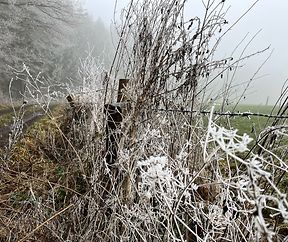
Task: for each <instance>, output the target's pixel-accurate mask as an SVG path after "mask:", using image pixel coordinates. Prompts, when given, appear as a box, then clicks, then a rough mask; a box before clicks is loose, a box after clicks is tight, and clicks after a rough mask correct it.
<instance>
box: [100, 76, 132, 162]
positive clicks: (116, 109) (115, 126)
mask: <svg viewBox="0 0 288 242" xmlns="http://www.w3.org/2000/svg"><path fill="white" fill-rule="evenodd" d="M128 81H129V79H120V80H119V86H118V95H117V103H116V104H114V105H113V104H105V106H104V112H105V115H106V120H107V123H106V127H105V131H106V162H107V164H109V165H112V164H114V163H115V162H116V160H117V153H118V142H119V140H120V130H119V128H120V126H121V122H122V120H123V110H122V108H121V102H124V101H125V99H126V97H125V95H124V93H123V91H124V89H125V87H126V86H127V84H128Z"/></svg>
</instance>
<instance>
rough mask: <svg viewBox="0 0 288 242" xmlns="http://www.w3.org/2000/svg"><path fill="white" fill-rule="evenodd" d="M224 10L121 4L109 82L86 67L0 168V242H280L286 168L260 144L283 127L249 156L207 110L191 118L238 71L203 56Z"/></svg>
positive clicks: (281, 152)
mask: <svg viewBox="0 0 288 242" xmlns="http://www.w3.org/2000/svg"><path fill="white" fill-rule="evenodd" d="M224 2H225V1H207V2H206V5H205V15H204V19H200V18H198V17H194V18H192V19H190V20H189V21H186V20H184V19H185V18H184V8H185V1H174V0H161V1H143V2H141V4H140V2H137V4H136V3H133V1H132V2H131V4H130V5H129V6H128V8H127V9H126V12H125V14H124V18H123V24H122V25H121V27H120V29H119V35H120V37H121V38H120V41H119V44H118V47H117V53H116V55H115V59H114V62H113V64H112V66H111V70H110V72H109V73H106V75H104V76H103V75H102V74H101V73H95V66H94V64H95V63H94V62H93V59H89V58H87V59H86V60H85V62H83V70H82V71H81V74H82V75H83V76H82V78H83V80H85V86H83V87H81V95H79V98H75V97H73V96H72V95H71V96H70V98H68V101H69V103H70V105H68V104H67V106H65V107H64V108H63V107H62V106H60V107H58V108H56V109H55V110H53V111H52V112H51V111H47V113H46V114H47V116H46V117H44V118H42V119H41V120H40V121H38V122H37V123H35V124H34V125H33V127H31V128H30V129H29V130H28V131H27V132H26V133H25V135H24V136H21V139H20V140H19V141H18V142H17V143H16V144H15V145H14V146H13V147H12V149H11V151H10V153H9V156H5V157H4V158H3V159H2V160H1V169H0V172H1V175H0V181H1V187H0V224H1V226H0V228H1V229H0V240H2V241H44V242H45V241H103V242H105V241H107V242H108V241H109V242H112V241H147V242H154V241H182V242H183V241H187V242H188V241H191V242H192V241H243V242H244V241H277V240H278V241H282V240H283V238H284V237H285V236H286V233H287V229H285V228H286V227H285V222H286V220H287V219H288V217H287V206H288V203H287V200H286V195H285V194H284V192H283V190H282V189H281V179H280V178H281V176H282V174H283V176H285V175H286V174H287V164H286V161H287V160H285V159H286V156H285V148H283V147H282V149H278V148H279V147H277V145H276V143H274V141H273V142H272V143H271V142H270V141H271V139H272V135H273V134H277V135H278V137H279V139H281V137H287V127H286V121H285V120H283V119H281V124H280V123H279V122H280V121H275V125H281V127H282V128H281V129H277V130H279V132H280V131H281V133H276V132H273V133H272V132H270V133H268V134H267V135H266V136H265V135H264V134H261V135H264V136H262V137H267V139H266V138H261V137H259V139H260V140H262V141H263V142H262V141H261V142H260V141H259V142H258V143H257V145H258V146H255V147H253V149H251V150H250V151H249V150H248V149H247V145H248V144H249V142H250V141H251V140H250V138H249V137H248V136H247V135H243V136H240V135H238V134H237V132H236V131H234V130H229V129H225V128H222V127H220V126H218V124H217V118H215V117H214V116H213V108H212V111H211V113H210V114H209V115H210V116H209V118H207V117H205V118H203V115H201V114H200V113H201V110H203V108H206V107H209V102H208V101H207V100H210V98H209V95H208V94H207V93H208V87H209V85H210V84H211V83H212V82H213V81H215V80H218V79H217V78H221V75H222V74H223V73H224V72H226V71H231V69H233V68H234V65H236V64H237V63H238V62H239V61H241V60H234V59H233V58H232V57H229V58H226V59H223V60H215V59H214V56H213V53H214V51H215V49H216V48H217V45H218V42H219V41H220V40H221V37H223V34H222V33H223V32H224V33H226V32H225V30H224V29H225V26H227V24H228V23H227V21H226V20H225V7H224ZM228 28H229V27H228ZM219 35H220V39H219V38H217V37H219ZM258 53H259V52H257V53H254V54H258ZM251 56H253V54H252V55H251ZM123 73H124V74H123ZM120 75H121V76H122V75H124V77H125V78H127V79H129V82H127V83H126V84H125V85H124V87H123V88H122V89H121V88H120V89H121V93H120V94H119V90H118V89H119V88H118V85H119V83H118V79H119V76H120ZM30 78H32V80H28V81H30V83H27V84H28V85H27V87H28V90H30V93H33V92H32V91H33V90H32V91H31V89H32V87H33V85H32V84H33V83H34V82H36V81H37V78H36V79H35V80H34V79H33V77H32V76H30ZM83 83H84V81H83ZM29 84H31V85H29ZM120 86H121V85H120ZM29 88H30V89H29ZM36 91H39V90H36ZM74 92H76V91H75V90H74ZM117 92H118V93H117ZM39 93H40V91H39V92H38V94H39ZM283 95H287V91H286V92H283ZM40 97H41V98H40V100H38V101H39V105H42V106H43V101H45V96H44V95H42V96H41V95H40ZM48 100H50V99H49V97H48ZM40 101H41V102H40ZM47 103H49V102H47ZM44 106H45V105H44ZM285 107H287V101H285V105H284V104H283V105H282V109H281V110H282V113H283V115H284V114H285V112H286V109H285ZM158 108H160V109H162V110H163V109H164V110H165V109H167V110H171V109H177V110H180V111H181V110H183V109H185V110H187V109H188V110H190V111H191V110H196V112H194V113H193V112H188V113H187V112H161V113H160V112H158V111H157V110H158ZM44 109H45V110H47V109H46V108H45V107H44ZM197 110H198V112H197ZM207 122H208V123H207ZM279 127H280V126H279ZM274 131H275V130H274ZM279 139H278V140H279ZM264 141H265V142H264ZM271 144H272V146H271ZM273 145H275V146H273ZM277 149H278V150H277ZM276 150H277V153H276V154H277V155H276V154H275V153H274V151H276ZM257 151H258V154H257ZM243 152H246V153H243ZM243 154H245V155H246V154H247V156H246V157H244V155H243ZM282 185H283V184H282Z"/></svg>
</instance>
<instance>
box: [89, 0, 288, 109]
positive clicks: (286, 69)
mask: <svg viewBox="0 0 288 242" xmlns="http://www.w3.org/2000/svg"><path fill="white" fill-rule="evenodd" d="M117 2H118V5H117V9H116V18H117V17H119V14H120V13H121V8H122V7H124V6H125V5H126V4H127V3H128V2H129V0H118V1H117ZM253 2H254V1H252V0H226V7H229V6H230V8H229V10H228V13H227V15H226V19H227V20H228V22H229V23H233V22H234V21H236V20H237V19H238V18H239V17H240V16H241V15H242V14H243V13H244V12H245V11H246V10H247V9H248V8H249V6H251V4H252V3H253ZM85 6H86V8H87V10H88V12H89V13H90V14H91V15H93V17H94V18H95V19H97V18H98V17H100V18H101V19H102V21H103V22H104V23H105V24H106V25H107V26H109V25H110V24H111V23H112V19H113V16H114V6H115V0H86V5H85ZM201 10H203V6H202V5H201V0H188V7H187V13H186V14H187V16H188V17H190V18H191V17H194V16H195V15H199V14H201ZM287 23H288V1H287V0H260V1H259V2H258V3H257V5H256V6H255V7H254V8H253V9H252V10H251V11H250V12H249V13H248V14H247V15H246V16H245V17H244V18H243V19H242V20H241V22H240V23H238V24H237V25H236V26H235V27H234V28H233V29H232V30H231V31H230V33H229V34H228V35H227V36H226V37H225V38H224V39H223V42H222V44H221V45H220V46H219V49H218V53H217V56H219V57H223V58H224V57H228V56H230V55H231V53H232V51H233V49H234V48H235V47H236V45H237V44H238V43H239V42H240V40H241V39H243V38H244V36H245V35H246V34H248V38H247V40H246V42H244V43H243V44H242V45H241V46H242V49H243V48H244V47H245V44H247V42H248V41H249V40H250V38H252V36H253V35H254V34H256V33H257V32H258V31H259V30H261V31H260V33H259V34H258V35H257V37H256V38H255V40H254V41H253V42H252V43H251V44H250V45H249V47H248V48H247V50H246V52H245V53H246V54H251V53H253V52H254V51H257V50H261V49H264V48H266V47H268V46H270V45H271V47H270V49H269V51H267V52H266V53H264V54H261V55H258V56H256V57H254V58H252V59H249V60H248V61H246V62H244V63H242V64H243V65H244V66H243V68H242V69H241V70H239V71H238V73H237V75H236V79H237V80H236V82H239V83H240V82H245V81H248V80H249V79H250V78H251V77H252V76H253V74H254V73H255V72H256V70H257V69H258V68H259V66H260V65H261V64H262V63H263V61H264V60H265V59H266V58H267V56H268V55H269V54H270V52H271V51H273V53H272V56H271V58H270V59H269V60H268V61H267V62H266V64H265V65H264V66H263V68H262V69H261V71H260V73H259V74H258V75H256V78H255V80H254V81H253V82H252V84H251V85H250V86H249V89H248V92H247V93H246V96H245V97H246V99H245V102H246V103H254V104H265V102H266V100H267V97H269V104H273V103H274V102H275V101H276V98H277V97H278V96H279V94H280V91H281V87H282V86H283V84H284V82H285V80H286V79H287V78H288V51H287V40H288V28H287ZM242 49H241V48H240V49H239V51H238V52H236V53H235V54H236V55H235V57H236V58H237V54H240V52H241V50H242ZM239 90H240V89H239Z"/></svg>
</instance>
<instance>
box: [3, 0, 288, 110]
mask: <svg viewBox="0 0 288 242" xmlns="http://www.w3.org/2000/svg"><path fill="white" fill-rule="evenodd" d="M254 3H256V4H255V6H254V7H253V8H252V9H251V10H250V11H247V10H249V8H250V7H251V6H252V5H253V4H254ZM128 4H129V0H121V1H120V0H119V1H116V0H82V1H73V0H63V1H47V0H31V1H29V4H28V5H25V4H22V3H21V2H20V1H10V0H6V1H1V2H0V23H1V29H0V32H1V35H0V61H1V63H2V68H1V71H0V77H1V78H0V86H1V89H0V90H1V92H2V93H0V94H1V95H0V97H1V98H2V102H4V101H5V100H7V98H8V96H9V95H8V94H9V93H12V95H13V97H16V98H17V97H18V98H21V97H22V94H23V93H24V92H25V90H26V86H25V78H27V72H29V75H30V77H37V80H38V79H39V80H42V79H43V82H45V83H49V84H50V86H51V88H50V90H49V91H51V92H53V90H55V91H57V90H60V89H61V88H63V86H65V85H66V86H67V85H70V84H71V85H74V86H77V85H78V86H79V85H81V84H83V73H81V68H82V67H83V66H85V65H88V64H90V65H91V63H88V62H89V58H90V59H91V57H92V58H93V60H94V62H95V63H93V64H94V66H95V68H99V69H101V68H103V69H104V70H105V69H106V70H108V69H109V67H110V65H111V61H112V59H113V55H114V53H115V49H116V45H117V41H118V36H117V28H119V27H120V26H121V23H122V22H121V21H122V20H123V18H124V17H125V10H123V9H124V8H125V7H126V6H127V5H128ZM43 6H45V7H43ZM224 6H225V9H226V11H227V13H226V16H225V19H226V20H227V21H228V22H229V25H228V33H227V34H226V35H225V36H224V37H223V38H222V39H221V41H220V44H219V46H218V47H217V49H216V51H215V53H214V58H215V60H221V59H224V58H229V57H231V56H233V58H234V59H235V60H237V59H239V58H241V57H243V56H249V55H253V54H254V53H257V52H258V51H259V52H262V50H265V49H266V51H264V52H263V53H259V54H256V55H253V56H252V57H251V58H249V59H244V60H243V61H241V62H240V64H239V66H238V68H237V70H235V72H233V75H232V74H227V75H224V78H222V79H221V80H216V81H215V82H213V84H212V85H211V86H210V91H211V99H213V98H215V96H216V95H217V92H219V90H220V91H221V90H222V91H223V88H225V85H226V86H227V85H228V84H229V82H230V81H233V87H234V88H233V90H232V91H231V95H230V99H231V100H227V102H228V103H229V102H235V101H237V99H241V100H240V101H241V102H242V103H249V104H270V105H273V104H274V103H275V101H276V100H277V98H278V97H279V95H280V92H281V88H282V86H283V84H284V83H285V81H286V79H287V76H288V75H287V74H288V73H287V72H288V71H287V65H288V60H287V57H286V56H287V50H286V49H287V47H286V41H287V37H288V34H287V30H286V26H285V24H286V20H288V19H287V18H288V17H287V13H286V12H287V10H288V2H287V1H284V0H274V1H271V0H258V1H251V0H241V1H239V0H226V2H225V5H224ZM204 12H205V7H204V5H203V3H202V1H201V0H187V6H186V10H185V17H186V18H187V20H189V19H191V18H195V17H196V16H198V17H199V18H203V14H204ZM244 13H246V15H245V16H243V14H244ZM241 16H243V18H242V19H241V20H240V21H239V22H238V20H239V18H240V17H241ZM236 22H237V24H235V25H234V23H236ZM229 26H232V27H231V29H229ZM225 31H227V28H226V29H225V30H224V31H223V32H225ZM82 69H83V68H82ZM39 74H40V75H39ZM41 78H42V79H41ZM11 80H12V84H11V82H10V81H11ZM213 91H214V92H213ZM244 91H245V94H244V95H242V93H243V92H244ZM215 99H216V98H215Z"/></svg>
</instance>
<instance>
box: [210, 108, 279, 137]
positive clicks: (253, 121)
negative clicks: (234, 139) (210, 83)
mask: <svg viewBox="0 0 288 242" xmlns="http://www.w3.org/2000/svg"><path fill="white" fill-rule="evenodd" d="M233 108H234V107H227V108H226V110H225V112H228V111H230V112H231V113H232V112H233V113H237V112H240V113H243V112H251V113H261V114H271V113H272V114H277V111H278V110H277V109H274V110H273V106H264V105H238V106H237V107H236V108H235V110H234V111H233ZM216 110H217V108H216ZM272 111H273V112H272ZM273 120H274V118H267V117H259V116H249V117H243V116H234V117H230V116H223V117H219V119H218V124H221V125H223V126H224V127H226V128H230V129H237V130H238V133H239V134H241V135H242V134H244V133H246V134H248V135H249V136H250V137H252V138H254V139H255V138H256V137H257V136H258V135H259V133H260V132H261V131H262V130H263V129H264V128H265V127H267V126H269V125H271V124H272V122H273Z"/></svg>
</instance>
